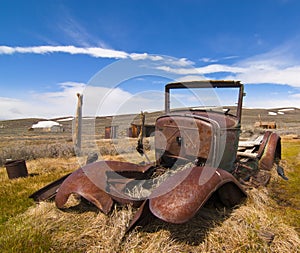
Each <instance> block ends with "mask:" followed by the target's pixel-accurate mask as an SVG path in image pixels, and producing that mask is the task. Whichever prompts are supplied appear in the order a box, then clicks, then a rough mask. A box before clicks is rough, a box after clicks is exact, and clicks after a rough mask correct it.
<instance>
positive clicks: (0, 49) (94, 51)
mask: <svg viewBox="0 0 300 253" xmlns="http://www.w3.org/2000/svg"><path fill="white" fill-rule="evenodd" d="M15 53H20V54H50V53H68V54H85V55H89V56H91V57H96V58H115V59H124V58H127V57H128V56H129V55H128V53H126V52H123V51H118V50H113V49H105V48H101V47H87V48H83V47H75V46H37V47H9V46H0V54H15Z"/></svg>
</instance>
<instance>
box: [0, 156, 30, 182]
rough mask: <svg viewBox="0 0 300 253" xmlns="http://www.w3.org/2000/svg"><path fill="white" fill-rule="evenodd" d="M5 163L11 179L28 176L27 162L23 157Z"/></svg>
mask: <svg viewBox="0 0 300 253" xmlns="http://www.w3.org/2000/svg"><path fill="white" fill-rule="evenodd" d="M4 165H5V167H6V172H7V175H8V178H9V179H14V178H19V177H27V176H28V171H27V167H26V162H25V160H23V159H20V160H12V161H7V162H6V163H5V164H4Z"/></svg>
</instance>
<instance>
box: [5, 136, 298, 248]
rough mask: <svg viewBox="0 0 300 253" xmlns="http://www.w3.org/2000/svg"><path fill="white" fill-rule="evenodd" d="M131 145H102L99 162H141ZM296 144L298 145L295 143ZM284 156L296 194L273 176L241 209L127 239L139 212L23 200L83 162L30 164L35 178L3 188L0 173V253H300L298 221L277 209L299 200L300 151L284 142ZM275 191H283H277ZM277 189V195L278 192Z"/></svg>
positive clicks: (206, 211) (158, 225)
mask: <svg viewBox="0 0 300 253" xmlns="http://www.w3.org/2000/svg"><path fill="white" fill-rule="evenodd" d="M129 143H130V145H128V143H126V144H124V143H122V142H119V143H117V144H116V147H117V148H116V147H111V143H110V142H109V141H103V142H102V143H100V142H99V143H98V146H99V147H100V148H101V147H105V148H106V150H107V152H106V153H105V155H104V156H103V157H102V158H103V159H110V160H111V159H114V160H121V161H126V160H127V161H133V162H140V161H142V160H144V158H143V157H140V156H139V155H138V154H135V155H133V154H132V152H131V153H130V152H129V153H127V151H132V150H133V147H134V144H135V141H134V140H129ZM296 144H297V145H299V141H298V142H297V143H296ZM149 146H151V141H150V142H149ZM116 149H117V152H116V153H115V151H114V150H116ZM283 149H284V154H283V158H284V159H286V160H284V162H283V164H284V167H285V169H286V172H287V175H288V176H290V175H291V176H292V179H291V182H292V185H294V186H293V188H289V187H288V185H289V182H285V181H283V180H281V181H280V180H278V176H276V175H275V174H274V175H273V176H274V177H273V179H272V181H271V184H270V187H268V188H260V189H252V190H249V192H248V194H249V197H248V199H247V200H246V203H243V204H241V206H239V207H237V208H236V209H234V210H226V209H219V210H216V209H214V208H212V207H210V206H209V205H207V206H206V207H205V208H203V209H202V210H200V211H199V213H198V214H197V215H196V216H195V217H194V218H193V219H192V220H190V221H189V222H187V223H185V224H182V225H174V224H168V223H165V222H162V221H160V220H158V219H155V220H153V221H152V222H150V223H149V224H148V225H147V226H145V227H143V228H140V229H135V230H133V231H132V232H130V233H128V234H125V229H126V226H127V225H128V224H129V222H130V220H131V218H132V217H133V215H134V213H135V212H136V209H134V208H133V207H131V206H126V207H115V209H114V210H113V211H112V213H111V214H110V215H109V216H106V215H104V214H102V213H101V212H99V211H98V210H97V209H96V208H95V207H93V206H91V205H87V204H85V203H80V204H79V205H75V206H73V207H71V208H69V209H67V210H65V211H62V210H58V209H57V208H56V207H55V205H54V203H53V202H43V203H40V204H37V205H36V204H34V203H33V202H32V201H31V200H29V199H28V196H29V195H30V194H31V193H33V192H34V191H35V190H38V189H39V188H41V187H42V186H44V185H46V184H47V183H49V182H52V181H53V180H55V179H57V178H59V177H60V176H62V175H64V174H66V173H68V172H70V171H73V170H75V169H76V168H77V167H78V166H79V163H82V161H84V160H85V157H83V158H82V161H79V160H78V159H77V158H76V157H70V158H38V159H35V160H31V161H27V167H28V172H29V173H30V174H31V175H32V176H31V177H28V178H20V179H16V180H8V178H7V175H6V173H5V170H4V168H1V171H0V180H1V188H0V193H1V194H0V196H2V198H1V199H0V203H1V219H2V220H1V223H0V234H1V236H0V251H1V252H72V253H73V252H89V253H94V252H99V253H100V252H101V253H102V252H253V253H254V252H289V253H290V252H300V238H299V234H298V233H297V231H296V230H295V229H294V227H296V226H297V225H296V223H295V222H298V219H296V218H295V217H296V216H295V217H293V220H289V219H288V218H289V217H291V216H290V215H287V216H288V217H286V216H285V214H288V213H287V212H286V210H289V209H286V206H283V205H280V203H278V199H280V200H281V201H282V202H283V200H286V199H289V198H291V195H290V194H295V193H296V194H297V192H298V191H297V188H296V187H297V185H299V184H297V183H298V182H299V176H298V174H297V173H298V172H299V170H297V171H295V170H294V169H295V168H299V159H298V158H299V148H298V149H295V146H290V145H289V144H287V143H286V142H285V143H284V144H283ZM149 156H153V152H152V153H151V151H149ZM295 157H296V161H295V162H293V159H294V160H295ZM152 158H153V157H152ZM297 159H298V161H297ZM297 166H298V167H297ZM293 173H294V174H293ZM294 178H297V180H296V179H295V180H294ZM278 185H280V186H281V187H280V188H278ZM276 187H277V188H276ZM275 189H279V190H277V192H276V191H275ZM288 189H291V190H288ZM298 189H299V188H298ZM282 190H284V192H283V193H282ZM274 192H275V193H276V195H277V198H275V196H274ZM296 196H297V195H295V196H294V195H293V196H292V199H293V200H292V202H293V204H294V205H297V204H299V202H297V201H299V197H296ZM71 201H72V200H71ZM286 201H287V200H286ZM288 208H290V206H288ZM293 208H294V209H295V208H299V206H298V207H296V206H293ZM294 209H293V210H294ZM298 213H299V212H298ZM298 213H297V212H296V214H298ZM3 217H4V218H3ZM298 226H299V224H298Z"/></svg>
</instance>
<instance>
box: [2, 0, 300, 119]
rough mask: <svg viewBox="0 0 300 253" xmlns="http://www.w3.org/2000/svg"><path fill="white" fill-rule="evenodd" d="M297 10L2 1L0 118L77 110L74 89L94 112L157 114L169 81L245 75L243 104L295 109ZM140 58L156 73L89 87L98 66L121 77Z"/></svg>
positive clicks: (233, 1)
mask: <svg viewBox="0 0 300 253" xmlns="http://www.w3.org/2000/svg"><path fill="white" fill-rule="evenodd" d="M299 11H300V2H299V1H297V0H263V1H261V0H251V1H248V0H244V1H238V0H227V1H221V0H219V1H217V0H198V1H196V0H187V1H183V0H182V1H178V0H173V1H162V0H160V1H155V0H153V1H151V0H149V1H133V0H128V1H121V0H120V1H115V0H111V1H100V0H99V1H91V0H88V1H80V0H78V1H75V0H74V1H70V0H69V1H56V0H43V1H32V0H26V1H16V0H15V1H14V0H0V25H1V29H0V89H1V94H0V119H14V118H26V117H43V118H51V117H57V116H66V115H73V114H74V112H75V107H76V96H75V94H76V93H77V92H83V93H86V96H84V98H86V97H89V96H91V94H93V96H92V97H90V99H94V100H95V99H96V101H93V103H91V105H90V106H93V107H97V108H94V111H95V112H93V113H97V114H110V113H113V112H114V110H115V109H116V108H119V109H120V108H121V107H122V105H124V104H126V103H127V104H131V105H130V106H127V109H128V112H129V111H130V110H136V111H140V110H142V109H145V110H146V109H148V108H144V107H147V106H148V107H152V108H150V109H153V110H155V109H159V107H160V106H162V105H163V103H162V96H161V94H159V93H161V91H162V90H163V86H164V84H165V83H166V82H167V81H168V80H169V79H170V80H172V79H178V80H181V79H185V80H191V79H234V80H240V81H242V82H243V83H244V84H245V87H246V92H247V96H246V98H245V102H244V105H245V106H246V107H265V108H272V107H287V106H294V107H299V100H300V81H299V80H300V57H299V56H300V43H299V39H300V25H299V24H300V15H299ZM170 59H172V60H170ZM120 61H121V62H122V61H123V62H124V64H123V65H122V64H119V65H117V64H116V63H117V62H120ZM129 61H130V62H134V63H133V64H132V63H130V62H129ZM142 62H143V64H144V63H146V64H149V65H151V67H153V66H154V65H155V69H156V70H159V71H157V72H155V73H154V72H151V71H150V72H148V71H145V73H140V72H139V74H140V76H137V75H135V76H130V75H129V74H128V75H127V76H126V75H125V76H126V78H127V79H130V80H131V81H126V80H125V79H124V80H123V81H124V82H122V85H120V83H117V84H115V83H113V82H112V83H111V84H109V85H108V84H106V83H103V82H102V83H97V84H96V86H97V89H91V90H90V91H91V92H89V89H88V88H91V87H92V86H93V84H92V82H91V81H93V80H94V79H93V77H95V75H96V73H99V71H100V73H101V74H102V75H104V74H108V75H110V76H111V77H112V76H113V77H115V75H120V78H121V74H120V73H121V72H122V71H127V69H126V70H124V69H120V68H121V67H122V66H125V65H126V66H131V67H132V68H134V67H135V64H137V63H139V64H142ZM175 62H176V64H175ZM131 64H132V65H131ZM153 64H154V65H153ZM116 66H117V67H116ZM103 70H104V71H103ZM109 70H111V71H109ZM128 71H129V70H128ZM149 73H150V74H153V73H154V74H155V75H156V77H153V76H152V77H151V76H149ZM101 74H100V75H101ZM96 76H97V75H96ZM101 78H102V79H101ZM101 78H100V80H102V81H103V80H106V79H105V78H104V77H103V76H101ZM118 80H119V81H120V80H121V79H118ZM102 85H103V87H102ZM116 86H117V87H116ZM87 87H88V88H87ZM108 90H110V92H108ZM150 91H151V92H150ZM98 93H99V94H98ZM103 93H105V94H108V93H109V94H110V96H106V101H104V102H103V103H102V102H101V101H102V98H101V96H102V95H103ZM101 94H102V95H101ZM122 99H123V100H122ZM126 99H127V100H126ZM128 100H129V103H128ZM118 102H119V103H118ZM103 104H106V106H102V107H101V105H103ZM112 105H114V108H115V109H114V110H112ZM99 108H100V109H99ZM119 112H124V113H126V112H127V111H126V110H119ZM87 113H91V112H90V111H87Z"/></svg>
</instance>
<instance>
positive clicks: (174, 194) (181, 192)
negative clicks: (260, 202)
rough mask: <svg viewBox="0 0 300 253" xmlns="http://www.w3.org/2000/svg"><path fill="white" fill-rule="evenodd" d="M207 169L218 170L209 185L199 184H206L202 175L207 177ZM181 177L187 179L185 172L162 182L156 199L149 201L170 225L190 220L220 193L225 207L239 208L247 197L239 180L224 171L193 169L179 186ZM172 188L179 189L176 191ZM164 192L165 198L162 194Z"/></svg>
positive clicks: (154, 211) (160, 216) (151, 208)
mask: <svg viewBox="0 0 300 253" xmlns="http://www.w3.org/2000/svg"><path fill="white" fill-rule="evenodd" d="M205 170H215V173H213V175H212V176H211V177H210V178H208V179H206V180H205V181H206V183H204V184H201V183H199V182H201V181H203V178H201V175H202V177H203V176H205V174H206V173H204V172H205ZM210 174H211V173H210ZM181 176H185V175H184V171H182V172H178V173H176V174H175V175H174V176H172V177H170V178H169V179H168V180H166V181H165V182H164V183H162V184H161V186H160V187H158V188H157V189H156V190H155V192H154V193H153V194H152V195H154V196H155V197H154V198H150V200H149V207H150V210H151V212H152V213H153V214H154V215H155V216H156V217H158V218H159V219H162V220H164V221H166V222H171V223H184V222H186V221H188V220H189V219H191V218H192V217H193V216H194V215H195V214H196V213H197V211H198V210H199V209H200V208H201V207H202V206H203V205H204V204H205V202H206V201H207V200H208V199H209V198H210V197H211V195H212V194H213V193H214V192H216V191H217V190H218V193H219V196H220V199H221V201H222V202H223V203H224V204H225V205H230V206H234V205H237V204H239V203H240V202H241V200H242V199H243V198H244V197H246V193H245V191H244V190H243V188H242V187H241V186H240V184H239V183H238V182H237V180H236V179H235V178H234V177H233V176H232V175H231V174H230V173H228V172H226V171H225V170H222V169H215V168H210V167H198V166H197V167H193V168H192V169H191V171H190V172H189V174H188V175H187V176H186V178H185V179H184V180H183V181H182V182H181V183H179V184H178V180H180V177H181ZM172 186H175V187H174V188H173V189H172V188H171V187H172ZM168 188H169V191H168V192H167V189H168ZM160 192H162V193H163V195H159V193H160ZM165 192H167V193H165ZM156 196H157V197H156ZM150 197H151V196H150Z"/></svg>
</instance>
